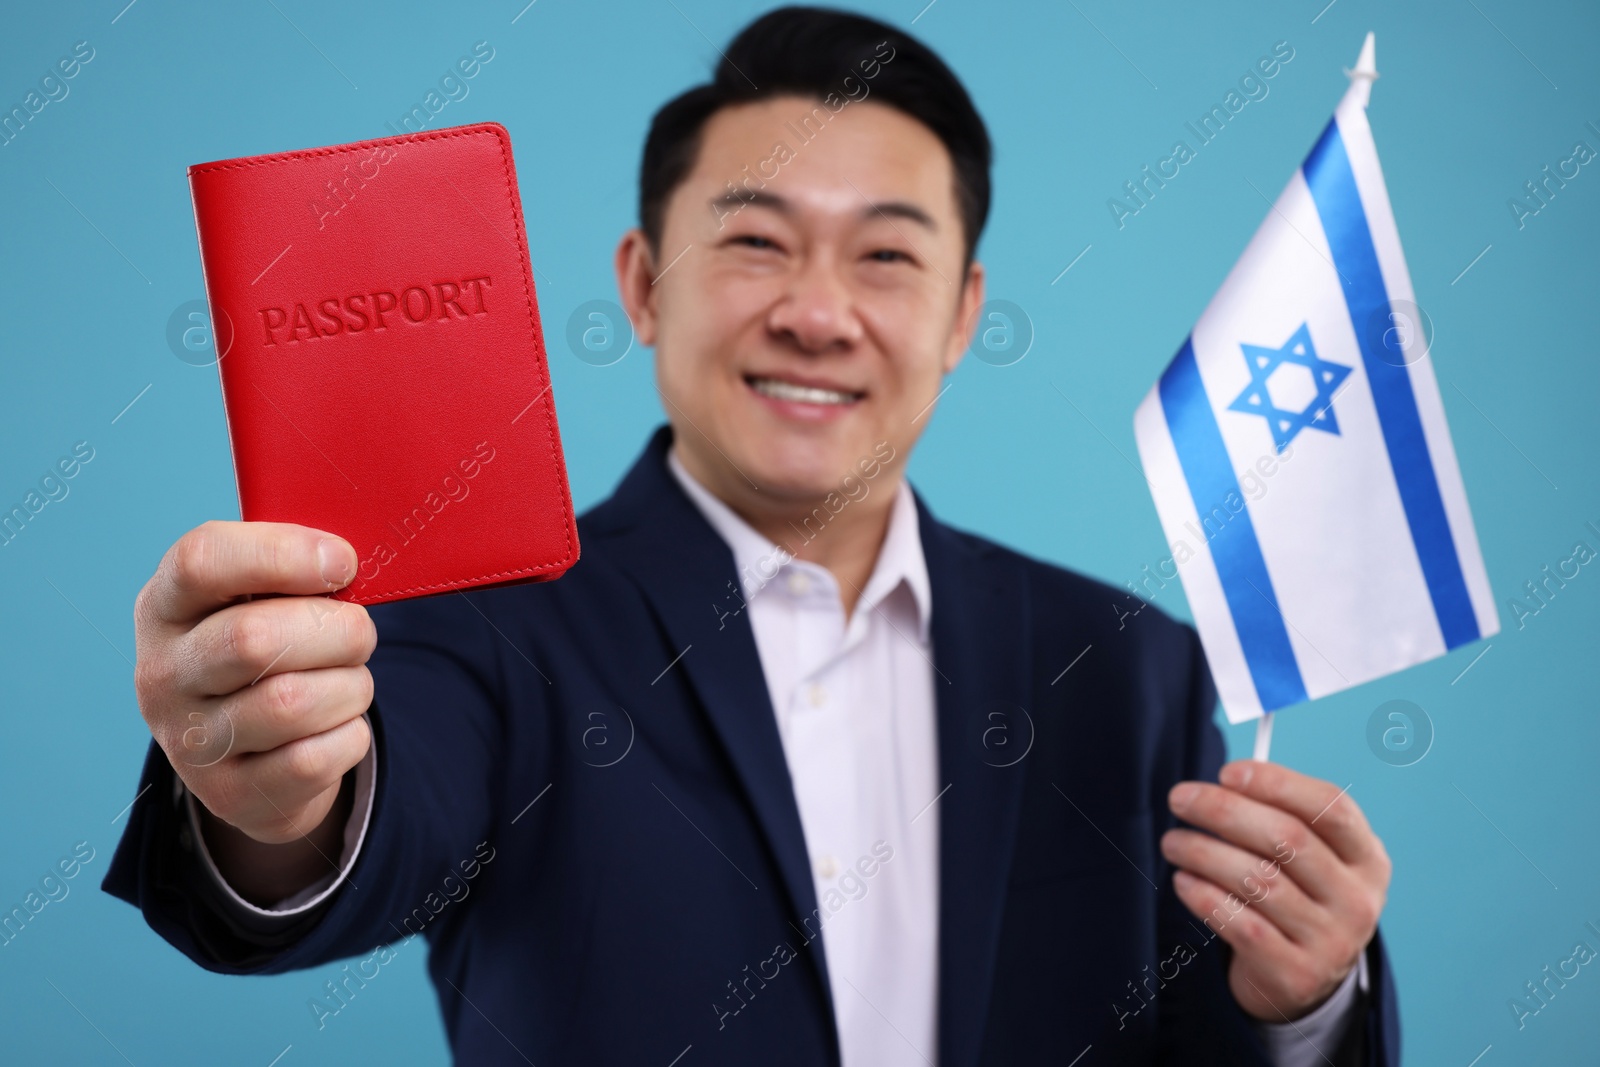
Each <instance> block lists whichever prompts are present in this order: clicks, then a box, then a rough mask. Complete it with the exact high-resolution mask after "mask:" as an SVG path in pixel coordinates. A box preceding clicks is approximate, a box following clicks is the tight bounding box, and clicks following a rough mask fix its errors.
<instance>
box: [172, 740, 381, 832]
mask: <svg viewBox="0 0 1600 1067" xmlns="http://www.w3.org/2000/svg"><path fill="white" fill-rule="evenodd" d="M371 741H372V731H371V730H370V728H369V727H368V726H367V721H366V720H365V719H363V718H360V717H357V718H353V719H350V720H348V721H347V722H345V723H343V724H342V725H339V726H335V727H334V728H333V729H331V730H325V731H323V732H322V733H320V734H313V735H311V736H310V737H302V738H299V739H297V740H294V741H291V742H289V743H288V744H286V745H280V746H279V747H277V748H275V749H273V750H272V751H270V752H259V753H255V754H252V755H247V756H245V757H243V758H242V759H240V760H239V761H238V762H237V763H236V764H235V765H234V766H232V767H231V768H230V769H229V772H228V774H227V779H226V782H225V783H219V784H218V786H217V787H216V788H215V789H213V790H211V792H213V793H216V794H219V804H220V806H221V808H222V810H218V809H217V808H216V807H212V804H211V802H210V800H209V799H208V798H206V797H205V796H202V798H201V799H202V800H204V801H206V806H207V807H210V808H211V809H212V811H213V812H215V813H216V815H217V816H218V817H220V818H222V819H224V820H226V821H227V822H230V823H233V824H234V825H235V826H241V825H249V826H252V827H255V828H257V830H262V829H265V830H266V831H267V832H268V833H270V834H271V836H272V837H273V838H274V839H275V840H278V841H287V840H290V839H292V838H294V837H299V836H302V835H305V834H308V833H310V832H311V831H312V830H314V829H316V828H317V825H318V824H319V823H320V822H321V819H320V817H318V818H314V819H313V818H310V817H309V816H308V815H307V813H306V806H307V805H308V804H310V803H311V802H312V801H313V800H315V799H316V798H317V797H319V796H321V795H322V794H323V793H325V792H327V791H328V790H330V789H332V788H333V787H334V786H336V785H338V784H339V780H340V779H341V778H343V777H344V775H345V772H346V771H348V770H349V769H350V768H351V767H354V766H355V765H356V764H357V763H360V762H361V757H363V756H365V755H366V753H367V747H368V745H369V744H371ZM301 823H307V824H308V825H301ZM335 858H337V857H335Z"/></svg>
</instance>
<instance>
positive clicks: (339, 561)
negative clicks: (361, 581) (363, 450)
mask: <svg viewBox="0 0 1600 1067" xmlns="http://www.w3.org/2000/svg"><path fill="white" fill-rule="evenodd" d="M356 565H357V560H356V552H355V549H353V548H351V547H350V543H349V542H348V541H346V540H344V538H342V537H339V536H337V535H335V534H330V533H324V532H322V531H321V530H314V529H312V528H310V527H308V526H298V525H295V524H294V523H279V522H222V521H212V522H207V523H203V524H201V525H199V526H196V527H195V528H194V529H192V530H190V531H189V532H188V533H186V534H184V535H183V536H182V537H180V538H179V539H178V540H177V542H176V543H174V544H173V546H172V547H171V548H170V549H168V550H167V554H166V556H165V557H164V558H163V559H162V560H161V565H160V567H159V568H157V570H156V573H155V576H154V577H153V578H151V579H150V583H149V584H148V585H147V586H145V589H144V592H143V593H141V594H140V597H139V605H138V610H139V611H140V612H144V613H148V614H149V616H150V617H152V618H154V619H156V620H158V621H161V622H166V623H171V624H176V625H180V626H181V625H187V624H189V623H192V622H194V621H195V620H196V619H199V618H201V617H203V616H205V615H207V614H209V613H211V612H213V611H215V610H216V609H217V608H219V607H222V606H223V605H226V604H230V603H232V602H233V601H235V600H237V599H239V598H240V597H242V596H245V595H246V594H251V593H288V594H315V593H330V592H333V591H334V590H337V589H340V588H342V587H344V586H345V585H346V584H348V583H349V581H350V580H351V579H352V578H354V577H355V573H356Z"/></svg>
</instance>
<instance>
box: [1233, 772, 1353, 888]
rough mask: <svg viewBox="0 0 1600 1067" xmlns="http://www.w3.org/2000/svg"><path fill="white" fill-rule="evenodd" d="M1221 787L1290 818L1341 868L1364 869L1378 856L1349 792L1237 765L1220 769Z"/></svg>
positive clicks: (1297, 775)
mask: <svg viewBox="0 0 1600 1067" xmlns="http://www.w3.org/2000/svg"><path fill="white" fill-rule="evenodd" d="M1221 780H1222V784H1223V785H1225V786H1227V787H1228V788H1230V789H1236V790H1238V791H1239V792H1241V793H1243V794H1245V795H1246V796H1250V797H1254V798H1255V799H1257V800H1259V801H1262V802H1263V803H1265V804H1270V805H1272V806H1273V807H1275V808H1282V809H1283V810H1285V811H1288V812H1292V813H1293V814H1294V815H1295V816H1296V817H1297V818H1298V819H1299V820H1300V821H1301V822H1303V823H1305V824H1306V825H1307V826H1309V827H1311V829H1312V830H1313V831H1315V832H1316V833H1317V835H1318V836H1319V837H1321V838H1322V839H1323V840H1324V841H1326V842H1328V844H1329V845H1330V846H1332V848H1333V850H1334V851H1335V852H1337V853H1338V854H1339V858H1340V859H1342V860H1344V861H1345V862H1346V863H1351V864H1364V863H1368V862H1371V861H1372V860H1373V859H1374V858H1375V849H1376V850H1380V851H1381V849H1382V846H1381V845H1379V844H1378V839H1377V836H1376V835H1375V834H1373V832H1372V827H1371V826H1370V825H1368V823H1367V817H1366V816H1365V815H1364V814H1362V812H1361V807H1360V805H1358V804H1357V803H1356V802H1355V801H1354V800H1351V799H1350V793H1349V787H1348V786H1346V787H1345V788H1343V789H1341V788H1339V787H1338V786H1336V785H1334V784H1333V783H1332V782H1325V781H1323V780H1321V779H1320V778H1312V777H1310V776H1308V775H1304V774H1301V773H1299V772H1298V771H1291V770H1290V769H1289V768H1287V767H1285V766H1282V765H1281V764H1277V763H1265V762H1258V761H1256V760H1236V761H1234V762H1233V763H1230V764H1228V765H1227V766H1225V767H1223V768H1222V774H1221Z"/></svg>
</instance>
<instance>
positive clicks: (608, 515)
mask: <svg viewBox="0 0 1600 1067" xmlns="http://www.w3.org/2000/svg"><path fill="white" fill-rule="evenodd" d="M671 443H672V431H671V428H670V427H669V426H662V427H660V428H659V429H658V430H657V431H656V432H655V434H654V436H652V438H651V440H650V443H649V445H647V446H646V448H645V451H644V454H643V455H641V456H640V458H639V459H638V460H637V461H636V462H635V463H634V466H633V468H632V469H631V470H630V471H629V472H628V474H627V476H626V477H625V478H624V479H623V481H622V483H621V485H619V486H618V488H617V491H616V493H615V494H614V495H613V496H612V498H611V499H610V500H608V501H607V502H606V503H604V504H602V505H600V506H599V507H598V508H596V509H595V511H594V512H593V513H592V517H593V520H594V523H595V526H596V528H597V532H599V533H602V534H610V535H613V536H616V537H617V541H616V545H615V551H616V553H617V558H618V559H619V560H620V561H621V563H622V565H623V566H624V568H625V569H626V570H627V571H628V572H629V573H630V574H631V575H632V577H633V578H634V580H635V581H636V582H637V583H638V584H639V586H640V587H641V588H642V589H643V590H644V594H645V596H646V598H647V599H648V600H649V602H650V604H651V606H652V607H653V608H654V610H655V612H656V614H657V616H658V617H659V618H660V619H661V621H662V624H663V625H664V626H665V628H666V630H667V633H668V635H669V638H670V640H671V642H672V646H673V649H672V655H675V656H677V657H678V658H677V659H676V660H675V661H673V663H672V665H671V666H670V667H667V664H666V663H665V662H663V664H662V666H663V667H666V668H667V670H666V672H664V673H667V672H676V671H681V672H683V673H684V674H685V675H686V676H687V677H688V680H689V683H690V685H691V686H692V688H693V689H694V691H695V693H696V694H697V695H698V696H699V698H700V702H701V705H702V707H704V709H705V713H706V717H707V718H708V719H709V720H710V721H711V725H712V728H713V730H714V731H715V733H716V735H717V737H718V738H719V739H720V741H721V743H722V745H723V747H724V749H725V750H726V752H727V755H728V758H729V760H730V761H731V762H732V764H733V767H734V770H735V773H736V774H737V776H738V779H739V783H740V785H741V787H742V788H743V791H744V793H745V796H746V798H747V799H748V801H749V804H750V808H751V810H752V811H753V812H754V813H755V816H756V819H757V821H758V823H759V825H760V827H761V830H762V832H763V833H764V834H765V836H766V840H767V843H768V845H769V847H770V848H771V850H772V856H773V859H774V862H775V863H776V866H777V868H778V870H779V872H780V874H781V876H782V881H783V884H782V885H781V886H771V885H758V886H757V889H758V891H761V892H773V891H776V892H781V893H784V894H786V895H787V897H788V901H789V906H790V909H791V910H790V914H791V915H794V916H810V915H811V914H812V913H813V912H815V911H816V909H817V900H816V891H815V889H814V887H813V885H812V881H811V870H810V861H809V859H808V857H807V853H806V845H805V831H804V829H803V827H802V825H801V823H800V810H799V807H798V805H797V804H796V802H795V796H794V786H793V783H792V782H791V780H790V777H789V765H788V761H787V759H786V758H785V756H784V752H783V741H782V738H780V737H779V735H778V722H777V717H776V715H775V714H774V712H773V708H772V699H771V697H770V696H769V694H768V691H767V683H766V677H765V675H764V674H763V673H762V670H761V658H760V653H759V652H758V651H757V649H756V643H755V634H754V633H753V632H752V630H751V629H750V622H749V618H748V616H747V615H746V614H745V612H744V611H743V610H742V605H741V601H740V600H739V597H738V595H737V592H736V591H737V590H738V589H739V588H740V586H739V582H738V573H737V571H736V569H735V566H734V561H733V553H732V551H731V550H730V549H729V548H728V546H727V544H726V543H725V542H724V541H723V540H722V538H721V537H720V536H719V535H718V534H717V532H716V531H715V530H714V529H712V527H711V525H710V524H709V523H707V522H706V520H705V517H704V516H702V515H701V514H700V512H699V510H698V509H697V508H696V507H695V506H694V503H693V501H691V500H690V499H689V498H688V497H687V496H685V495H684V492H683V490H682V488H681V487H680V486H679V485H678V484H677V482H676V481H675V480H674V479H673V477H672V473H671V472H670V471H669V470H668V469H667V465H666V455H667V449H668V447H669V446H670V445H671ZM730 591H732V592H730ZM735 611H737V614H733V612H735ZM801 936H804V933H803V931H802V932H801ZM810 948H811V953H810V955H811V958H812V960H813V962H814V968H813V970H814V974H815V978H816V980H817V982H818V984H819V985H820V987H821V990H822V996H823V1001H824V1003H825V1004H827V1005H828V1014H829V1018H828V1023H829V1026H830V1029H832V1028H833V1027H834V1020H833V1002H832V997H831V995H830V992H829V986H828V981H827V965H826V960H825V957H824V953H823V945H822V939H821V938H815V939H813V940H812V941H811V943H810ZM802 955H807V954H805V953H802Z"/></svg>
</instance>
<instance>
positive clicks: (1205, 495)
mask: <svg viewBox="0 0 1600 1067" xmlns="http://www.w3.org/2000/svg"><path fill="white" fill-rule="evenodd" d="M1160 389H1161V407H1162V410H1163V411H1164V412H1165V413H1166V418H1167V431H1168V432H1169V433H1170V434H1171V435H1172V445H1173V449H1174V450H1175V451H1176V452H1177V453H1178V463H1179V465H1180V466H1181V467H1182V468H1183V476H1184V479H1185V480H1186V481H1187V482H1188V483H1189V495H1190V496H1192V497H1193V498H1194V506H1195V511H1196V512H1197V513H1198V514H1199V517H1200V522H1201V524H1202V526H1204V524H1205V522H1206V519H1207V518H1208V517H1209V516H1210V515H1211V513H1212V512H1213V511H1214V510H1215V509H1218V508H1221V509H1222V512H1223V514H1224V515H1225V516H1230V517H1229V518H1227V520H1226V521H1225V522H1223V523H1222V524H1221V529H1220V530H1219V531H1218V532H1217V533H1215V534H1213V533H1212V532H1211V529H1210V527H1205V533H1206V539H1207V543H1208V544H1209V545H1210V547H1211V559H1212V561H1213V562H1214V563H1215V564H1216V568H1217V577H1218V578H1219V579H1221V581H1222V594H1223V596H1224V597H1226V598H1227V601H1228V612H1229V614H1231V615H1232V616H1233V628H1234V630H1235V631H1236V632H1237V633H1238V635H1239V644H1240V646H1241V647H1242V648H1243V649H1244V658H1245V662H1246V663H1247V664H1248V665H1249V667H1250V678H1251V680H1252V681H1253V682H1254V683H1255V687H1256V696H1258V697H1259V698H1260V700H1261V706H1262V707H1263V708H1264V709H1265V710H1267V711H1276V710H1277V709H1278V708H1283V707H1288V706H1289V705H1290V704H1298V703H1300V702H1301V701H1302V700H1305V699H1306V684H1305V682H1304V681H1303V680H1302V679H1301V677H1300V665H1299V663H1297V662H1296V661H1295V658H1294V649H1293V648H1292V647H1291V646H1290V644H1289V631H1288V630H1287V629H1285V628H1284V619H1283V613H1282V612H1280V611H1279V610H1278V597H1277V594H1276V593H1275V592H1274V591H1273V588H1272V578H1271V576H1270V575H1268V574H1267V561H1266V559H1265V558H1263V557H1262V555H1261V543H1260V542H1259V541H1257V540H1256V528H1255V524H1254V523H1252V522H1251V521H1250V509H1249V508H1248V507H1245V506H1244V495H1243V494H1242V493H1240V492H1239V479H1238V478H1237V477H1235V475H1234V473H1233V463H1232V462H1231V461H1230V460H1229V459H1228V450H1227V447H1226V446H1225V445H1224V444H1223V443H1222V431H1221V430H1220V429H1218V427H1217V417H1216V414H1215V413H1214V412H1213V411H1212V410H1211V398H1210V397H1208V396H1207V395H1206V390H1205V386H1204V385H1203V384H1202V383H1201V381H1200V368H1199V367H1198V366H1197V365H1196V364H1195V359H1194V338H1193V337H1190V338H1188V339H1186V340H1185V341H1184V342H1183V349H1182V350H1181V351H1180V352H1179V353H1178V355H1177V358H1175V359H1174V360H1173V361H1172V365H1171V366H1169V367H1168V368H1167V370H1166V373H1164V374H1162V375H1161V383H1160ZM1230 493H1231V494H1233V495H1234V496H1235V497H1236V498H1237V499H1238V501H1239V504H1240V510H1239V511H1238V513H1237V514H1234V513H1233V512H1232V511H1231V509H1229V508H1228V506H1227V504H1226V503H1225V501H1226V500H1227V499H1228V495H1229V494H1230Z"/></svg>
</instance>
